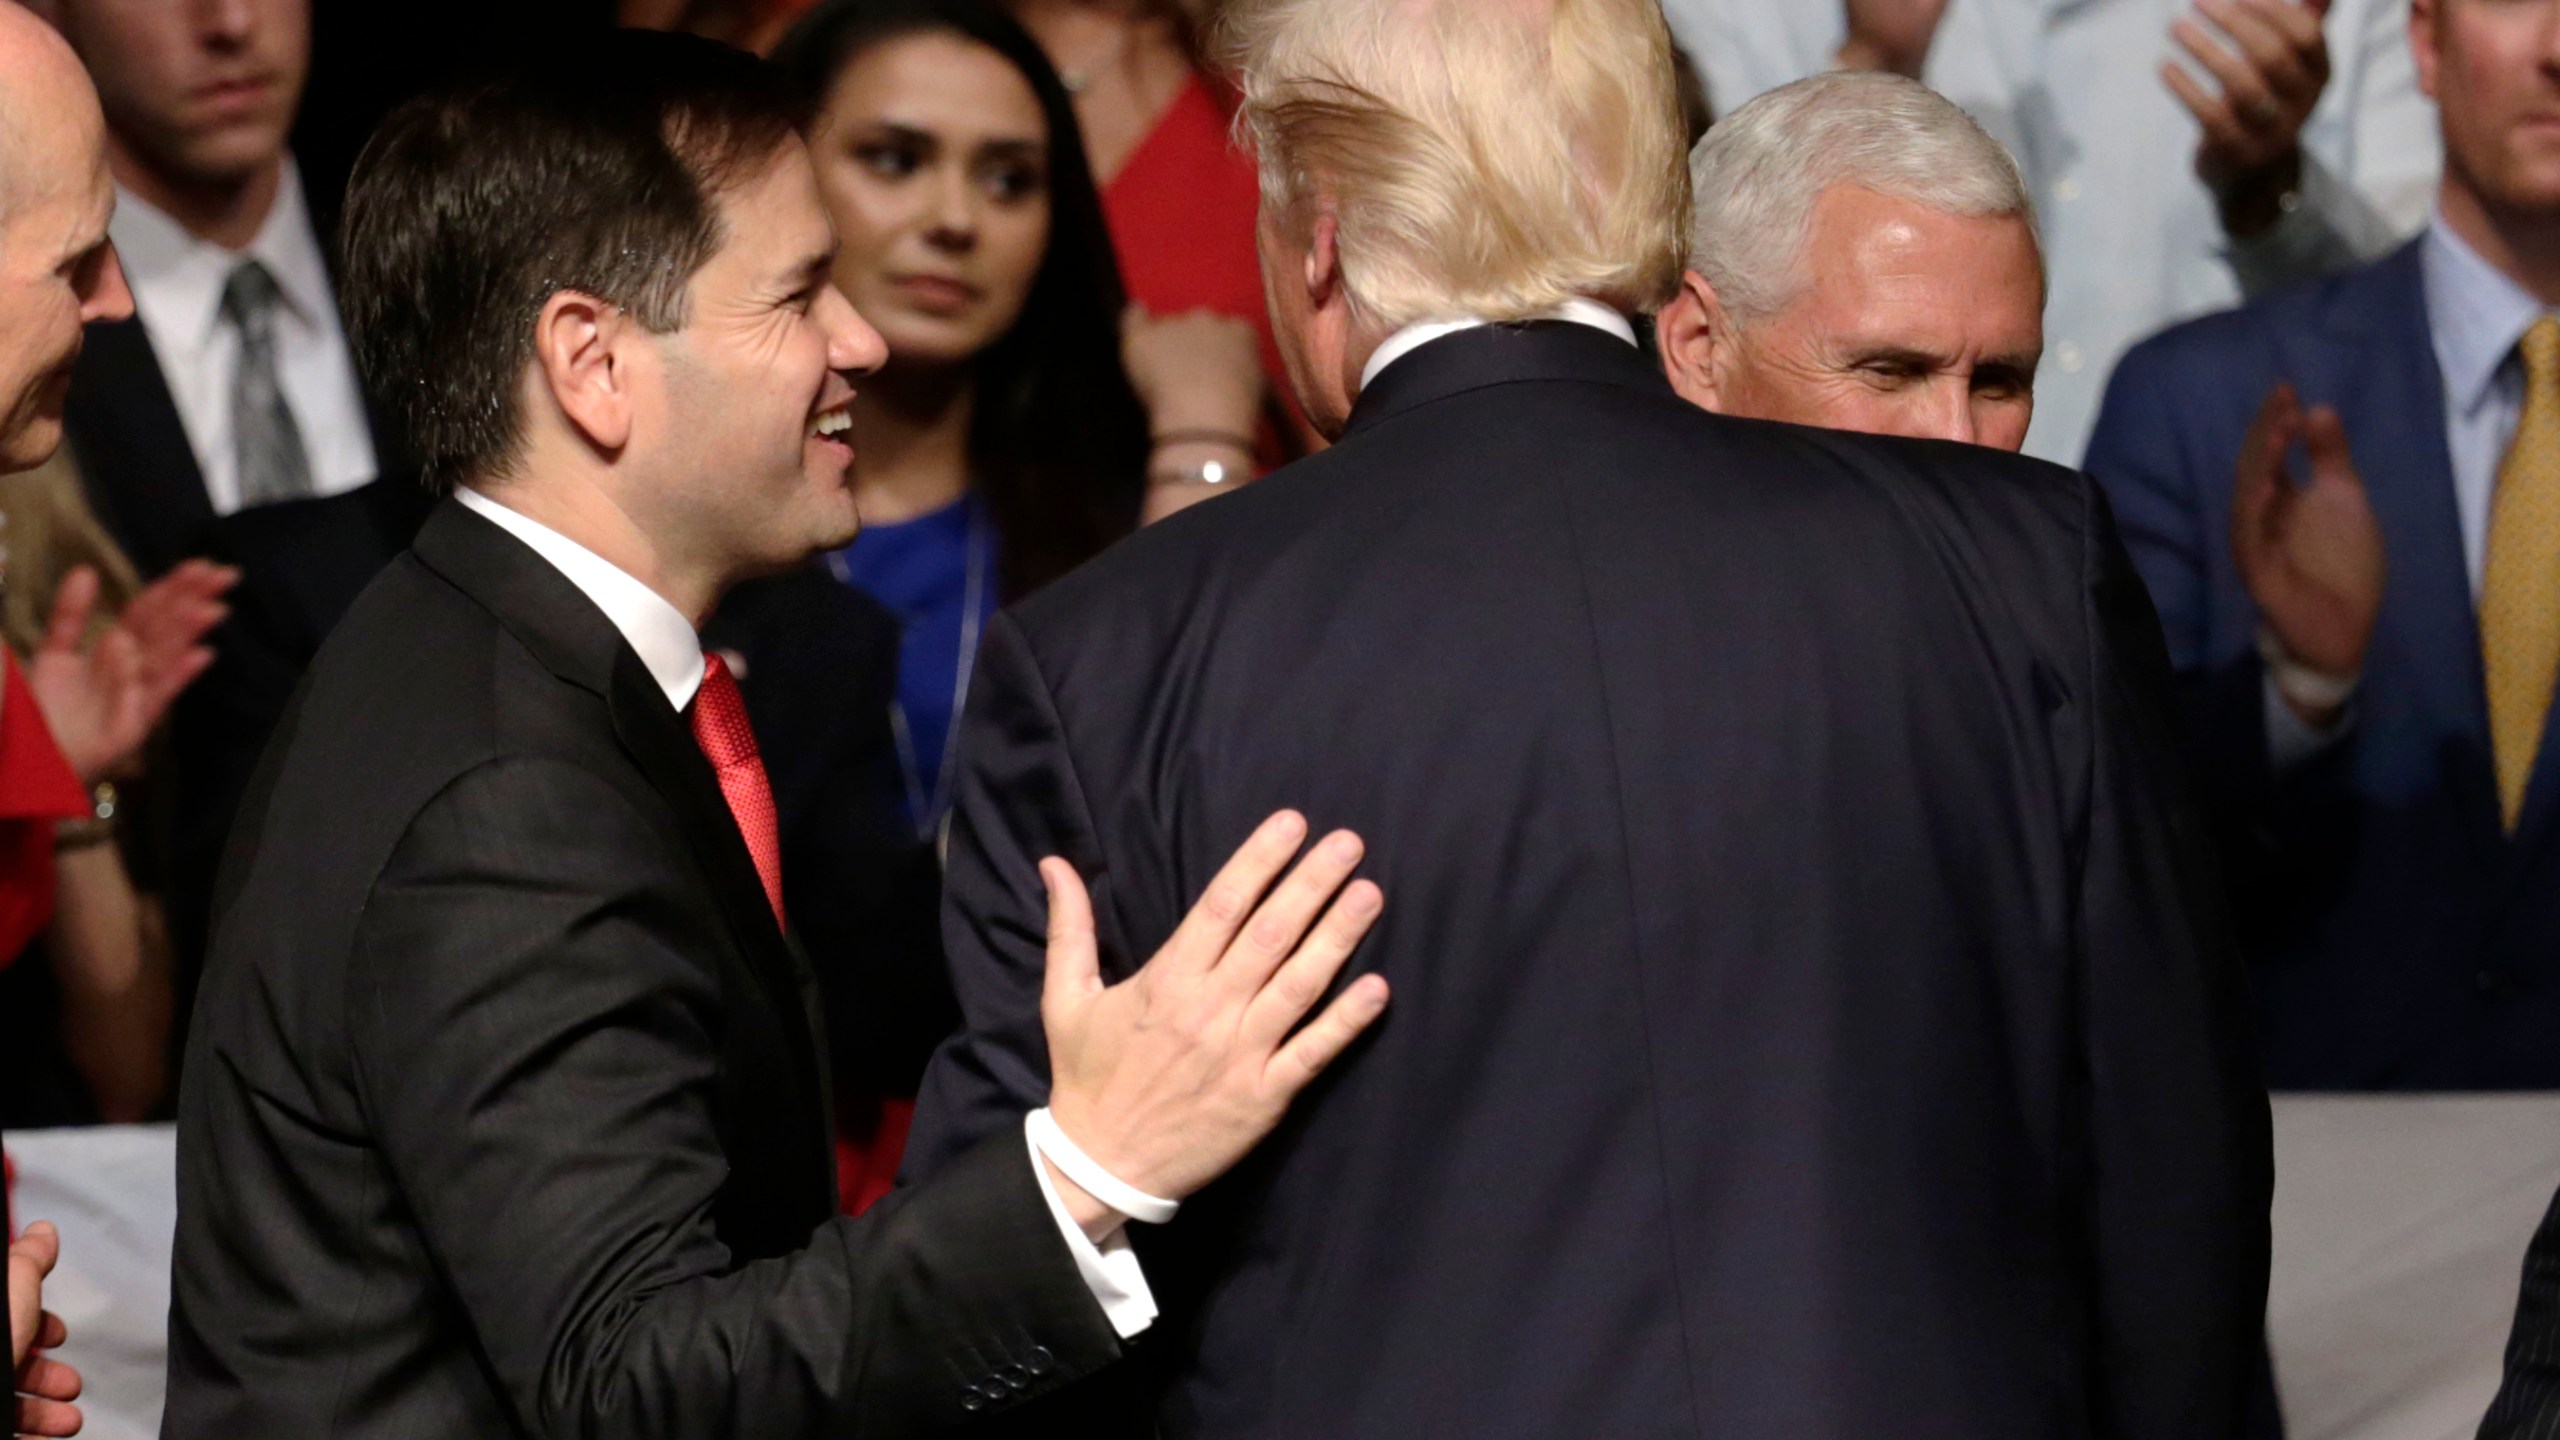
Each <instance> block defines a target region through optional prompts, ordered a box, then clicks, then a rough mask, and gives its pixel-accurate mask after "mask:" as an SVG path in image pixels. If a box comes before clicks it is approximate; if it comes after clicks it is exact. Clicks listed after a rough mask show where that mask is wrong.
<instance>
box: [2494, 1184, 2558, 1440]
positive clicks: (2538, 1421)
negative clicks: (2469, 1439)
mask: <svg viewBox="0 0 2560 1440" xmlns="http://www.w3.org/2000/svg"><path fill="white" fill-rule="evenodd" d="M2480 1440H2560V1197H2554V1198H2553V1200H2552V1202H2551V1212H2550V1213H2549V1214H2548V1215H2545V1216H2544V1217H2543V1220H2542V1233H2541V1234H2540V1235H2537V1236H2535V1237H2534V1241H2533V1249H2532V1250H2531V1251H2530V1252H2529V1253H2527V1254H2526V1256H2525V1260H2524V1293H2523V1297H2522V1299H2521V1300H2520V1301H2519V1303H2518V1304H2517V1306H2516V1328H2515V1334H2514V1336H2513V1337H2512V1338H2510V1339H2509V1340H2508V1341H2507V1378H2506V1383H2505V1384H2503V1385H2501V1386H2500V1387H2499V1388H2498V1399H2497V1403H2495V1404H2493V1405H2491V1406H2490V1407H2489V1417H2488V1419H2487V1420H2486V1421H2484V1422H2482V1424H2481V1426H2480Z"/></svg>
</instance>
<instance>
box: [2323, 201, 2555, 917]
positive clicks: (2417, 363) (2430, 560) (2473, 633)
mask: <svg viewBox="0 0 2560 1440" xmlns="http://www.w3.org/2000/svg"><path fill="white" fill-rule="evenodd" d="M2327 319H2328V322H2329V323H2328V332H2329V333H2328V334H2327V335H2326V336H2324V337H2320V339H2316V340H2311V341H2309V342H2308V343H2310V344H2314V345H2320V346H2321V348H2320V353H2318V354H2316V355H2304V356H2301V357H2298V358H2299V359H2300V360H2302V361H2305V362H2307V363H2304V364H2302V365H2301V366H2300V368H2299V370H2298V372H2297V373H2301V374H2303V375H2305V376H2306V377H2309V376H2312V375H2318V376H2321V377H2322V379H2323V380H2324V381H2325V383H2323V384H2320V385H2318V386H2316V387H2309V388H2308V389H2307V393H2308V394H2309V395H2310V397H2311V398H2314V399H2326V398H2329V397H2331V396H2334V397H2336V398H2335V399H2334V401H2333V402H2332V403H2334V404H2336V405H2337V407H2338V411H2339V413H2340V414H2341V415H2342V416H2344V417H2345V419H2346V423H2347V427H2348V438H2349V441H2350V443H2351V444H2352V445H2353V447H2354V450H2355V456H2356V462H2357V470H2358V472H2359V473H2360V474H2362V476H2363V477H2364V482H2365V493H2366V496H2367V498H2368V500H2369V501H2370V503H2371V504H2372V506H2373V512H2374V518H2375V520H2376V521H2377V522H2379V523H2380V525H2381V527H2382V533H2383V535H2384V536H2386V537H2387V539H2388V545H2389V552H2390V553H2389V557H2388V558H2389V566H2390V570H2389V578H2388V579H2387V580H2386V581H2385V582H2384V584H2385V591H2384V596H2383V604H2382V614H2381V617H2380V619H2379V621H2378V623H2377V635H2376V639H2377V641H2378V642H2379V643H2383V644H2387V645H2388V646H2389V647H2390V650H2391V653H2392V654H2393V655H2395V656H2397V657H2398V659H2399V662H2400V664H2401V666H2402V667H2403V668H2402V670H2401V672H2400V673H2401V674H2402V676H2403V677H2404V679H2403V681H2402V682H2401V683H2408V684H2411V685H2412V686H2413V687H2414V689H2415V690H2416V692H2417V694H2418V695H2419V696H2420V697H2421V698H2422V700H2423V702H2424V703H2425V705H2426V706H2427V708H2428V709H2429V710H2431V711H2432V712H2434V713H2435V714H2436V715H2437V716H2438V717H2440V718H2441V719H2442V720H2443V721H2444V722H2445V725H2446V727H2447V728H2449V729H2450V730H2452V731H2453V732H2454V734H2455V735H2456V736H2457V737H2458V739H2457V742H2456V743H2455V744H2454V745H2453V746H2452V747H2450V748H2449V749H2448V750H2447V752H2446V753H2444V754H2443V755H2441V756H2440V757H2439V759H2438V766H2439V772H2440V774H2441V776H2442V779H2443V782H2444V783H2445V784H2446V785H2447V786H2448V787H2449V788H2450V789H2451V790H2452V792H2453V794H2454V798H2455V801H2456V803H2457V804H2458V805H2459V806H2460V808H2461V810H2462V814H2463V818H2464V822H2465V823H2464V825H2463V830H2464V832H2465V833H2466V834H2468V835H2470V836H2471V837H2472V839H2473V842H2474V850H2475V856H2476V858H2477V859H2479V860H2480V862H2481V863H2482V865H2483V867H2484V868H2485V869H2487V870H2489V871H2490V872H2491V873H2495V872H2496V871H2497V870H2498V869H2499V868H2501V866H2502V865H2503V863H2504V860H2505V854H2504V852H2505V850H2506V848H2507V847H2506V845H2505V843H2504V837H2505V826H2504V823H2503V821H2502V820H2501V819H2500V817H2499V810H2498V794H2497V777H2496V771H2495V770H2494V768H2493V767H2492V766H2491V764H2490V759H2489V702H2488V685H2487V681H2486V679H2485V678H2484V677H2483V674H2482V670H2481V662H2480V625H2479V617H2478V615H2477V613H2476V611H2475V610H2474V608H2473V605H2472V601H2471V568H2470V562H2469V561H2468V559H2467V558H2466V557H2465V553H2464V549H2463V542H2462V512H2461V508H2460V506H2459V504H2458V503H2457V502H2456V500H2455V498H2454V484H2453V458H2452V454H2451V452H2450V450H2449V449H2448V448H2447V445H2446V440H2445V413H2444V376H2443V373H2442V371H2441V370H2439V369H2438V367H2437V365H2436V351H2435V342H2434V338H2433V335H2434V332H2433V329H2432V328H2431V326H2430V325H2429V323H2428V320H2427V303H2426V289H2425V284H2424V280H2423V275H2422V271H2421V268H2420V262H2419V247H2418V246H2416V245H2410V246H2407V247H2405V248H2403V249H2402V250H2401V251H2400V252H2399V253H2398V254H2395V255H2393V256H2392V257H2391V258H2389V259H2387V260H2385V261H2383V262H2382V263H2381V264H2379V265H2376V266H2375V267H2373V269H2372V270H2370V271H2368V272H2366V275H2365V276H2364V277H2363V278H2362V280H2361V282H2360V283H2353V284H2347V285H2342V286H2340V287H2339V289H2338V292H2337V294H2336V296H2335V297H2334V298H2333V300H2332V301H2331V303H2330V308H2329V311H2328V315H2327ZM2323 340H2325V341H2326V342H2327V343H2326V344H2322V341H2323Z"/></svg>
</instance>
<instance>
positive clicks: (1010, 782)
mask: <svg viewBox="0 0 2560 1440" xmlns="http://www.w3.org/2000/svg"><path fill="white" fill-rule="evenodd" d="M971 691H972V693H971V695H970V697H969V714H968V722H967V725H966V727H965V728H964V729H963V730H962V732H961V754H962V755H963V756H964V757H966V763H965V767H964V774H963V776H962V779H961V788H960V797H959V802H958V805H957V806H956V808H955V810H954V813H953V816H952V824H951V846H950V858H949V860H948V862H947V868H946V872H945V877H944V882H943V884H944V901H943V929H942V939H943V948H944V950H945V952H946V953H947V954H948V955H949V956H950V961H951V982H952V988H953V989H954V990H955V991H956V992H957V993H958V995H959V998H960V1011H961V1015H962V1021H963V1023H962V1025H961V1029H960V1033H958V1034H957V1035H954V1036H953V1037H952V1038H951V1039H950V1040H948V1041H946V1042H945V1043H944V1045H943V1047H942V1049H941V1051H940V1052H939V1053H938V1054H936V1055H935V1056H934V1061H933V1065H932V1067H931V1068H930V1069H928V1070H927V1071H926V1072H925V1080H924V1089H923V1093H922V1094H921V1095H920V1096H919V1097H918V1100H917V1104H916V1119H915V1129H914V1131H913V1132H912V1133H911V1134H910V1135H909V1137H908V1140H907V1158H906V1164H905V1168H904V1169H903V1170H902V1171H901V1177H902V1178H904V1179H907V1180H915V1179H919V1178H924V1177H929V1176H932V1175H934V1174H936V1173H937V1172H939V1171H940V1170H941V1169H942V1167H944V1166H946V1165H949V1164H950V1163H952V1162H953V1161H954V1160H955V1159H957V1158H958V1157H959V1156H960V1155H961V1154H962V1153H963V1152H965V1151H967V1150H968V1148H969V1147H970V1146H971V1145H973V1144H975V1143H977V1142H978V1141H979V1140H981V1139H982V1138H983V1137H985V1136H987V1135H990V1134H993V1133H995V1132H997V1131H999V1130H1002V1129H1004V1128H1006V1127H1008V1126H1010V1125H1014V1124H1018V1123H1019V1122H1020V1120H1021V1118H1022V1116H1023V1115H1024V1114H1026V1113H1028V1112H1030V1111H1032V1110H1035V1109H1038V1108H1039V1107H1040V1106H1042V1105H1045V1104H1047V1103H1048V1098H1049V1043H1048V1036H1047V1034H1046V1032H1045V1031H1043V1030H1042V1028H1041V1024H1040V988H1041V981H1042V979H1043V977H1044V976H1045V974H1046V970H1047V965H1048V942H1047V936H1048V925H1049V902H1048V898H1047V894H1046V892H1045V891H1044V889H1043V888H1042V886H1041V883H1040V868H1039V867H1040V862H1041V860H1042V859H1044V858H1046V857H1048V856H1051V855H1062V856H1064V857H1066V858H1067V859H1068V860H1069V861H1071V862H1072V863H1073V864H1074V865H1075V867H1076V869H1077V871H1078V873H1080V874H1082V875H1083V876H1084V878H1085V884H1086V886H1087V887H1088V889H1090V890H1091V892H1092V894H1093V900H1094V913H1095V917H1096V920H1097V922H1098V923H1099V924H1100V926H1101V927H1102V941H1103V950H1104V955H1103V964H1104V967H1105V970H1106V973H1108V972H1109V971H1110V970H1111V969H1112V968H1113V960H1114V955H1115V953H1118V954H1123V955H1125V947H1121V946H1118V945H1115V943H1114V938H1113V927H1112V921H1111V907H1110V897H1111V876H1110V873H1109V871H1108V870H1107V869H1105V868H1104V867H1103V865H1102V857H1101V854H1100V845H1099V844H1098V842H1097V840H1096V838H1095V831H1094V826H1093V821H1092V818H1091V817H1092V812H1091V810H1090V808H1089V807H1088V804H1087V801H1086V797H1085V793H1084V787H1083V783H1082V781H1081V780H1080V779H1079V778H1078V777H1077V775H1076V773H1075V767H1074V763H1073V762H1072V761H1071V760H1070V759H1069V758H1068V755H1067V746H1066V736H1065V732H1064V729H1063V727H1062V725H1061V724H1060V721H1059V718H1058V713H1057V710H1056V707H1055V705H1054V704H1053V702H1052V700H1051V698H1050V695H1049V690H1048V686H1047V684H1046V682H1045V681H1044V680H1043V679H1042V678H1041V675H1040V672H1039V668H1038V665H1037V664H1036V662H1035V661H1034V660H1033V658H1032V656H1031V653H1030V649H1029V647H1028V645H1027V644H1026V642H1025V641H1024V639H1023V636H1022V632H1021V630H1020V629H1019V627H1017V626H1016V625H1015V624H1014V622H1013V620H1012V618H1011V617H1010V616H1008V615H998V616H997V617H996V619H995V622H994V623H993V624H991V625H989V626H988V627H987V639H986V647H985V649H984V650H983V652H982V653H981V654H980V656H979V660H978V678H977V681H976V683H975V684H974V685H973V686H972V687H971Z"/></svg>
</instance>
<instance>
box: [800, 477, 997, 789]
mask: <svg viewBox="0 0 2560 1440" xmlns="http://www.w3.org/2000/svg"><path fill="white" fill-rule="evenodd" d="M827 566H828V568H829V569H831V570H833V571H834V572H835V576H836V578H837V579H838V580H841V581H843V582H844V583H846V584H848V585H851V586H853V587H854V588H855V589H857V590H860V591H862V592H863V593H865V594H867V595H869V596H870V597H871V598H872V599H874V600H877V601H879V602H880V603H881V604H882V605H885V606H887V607H888V609H889V611H890V613H892V614H894V615H896V616H897V617H898V622H899V625H900V626H901V627H902V629H903V632H904V633H903V636H902V638H901V640H900V642H899V646H898V692H897V702H896V713H895V714H893V715H892V716H891V717H890V718H891V721H892V723H893V725H894V726H895V727H896V729H897V732H898V762H899V768H900V769H901V770H902V771H903V772H904V776H903V778H904V780H905V797H904V799H903V801H902V804H903V805H904V807H905V810H906V815H907V819H908V821H909V822H910V823H912V824H913V825H914V826H915V827H916V833H917V836H918V837H919V838H929V837H930V836H932V834H933V833H934V832H935V831H936V830H937V829H938V828H939V827H940V826H941V824H942V818H943V816H944V815H945V814H946V813H948V812H949V810H950V808H951V801H952V790H953V786H952V784H951V776H952V774H953V773H954V770H955V767H954V765H953V756H952V755H951V753H950V752H951V746H952V742H953V741H954V740H956V739H957V738H958V723H957V722H958V719H959V715H960V710H961V707H962V704H963V702H964V701H965V700H966V698H967V695H968V687H969V672H970V670H971V669H972V668H974V667H975V664H976V661H977V642H978V636H979V632H980V631H981V629H982V628H983V627H984V625H985V623H986V622H987V620H989V619H990V618H992V617H993V616H994V614H995V611H996V608H997V599H998V595H997V592H998V587H999V582H998V578H997V568H998V567H997V557H996V542H995V529H994V526H993V524H992V523H991V522H990V520H989V518H988V514H987V507H986V503H985V502H984V501H983V500H981V499H979V498H978V497H976V496H974V495H973V496H969V497H967V498H965V499H961V500H957V501H954V502H953V503H951V504H949V505H946V506H944V507H943V508H942V509H939V510H936V511H933V512H931V513H929V514H925V515H919V516H917V517H916V518H915V519H913V520H904V521H900V522H899V523H897V524H894V525H865V526H863V527H862V533H861V535H860V536H858V537H856V539H855V540H854V542H853V543H852V544H851V545H848V546H846V547H845V548H844V549H842V550H838V551H835V552H833V553H831V554H829V555H828V556H827Z"/></svg>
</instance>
